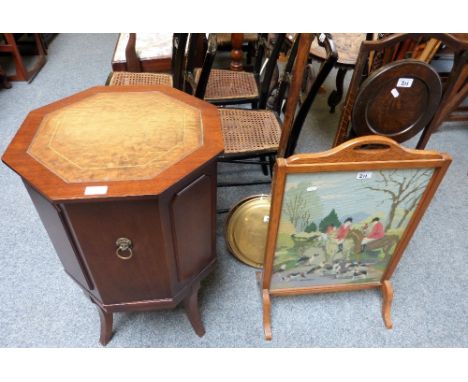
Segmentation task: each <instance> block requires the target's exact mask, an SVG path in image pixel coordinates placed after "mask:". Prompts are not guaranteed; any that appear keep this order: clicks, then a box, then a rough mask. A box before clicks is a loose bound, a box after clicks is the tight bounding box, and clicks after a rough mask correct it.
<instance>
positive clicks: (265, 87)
mask: <svg viewBox="0 0 468 382" xmlns="http://www.w3.org/2000/svg"><path fill="white" fill-rule="evenodd" d="M266 35H267V36H266V37H265V36H264V34H263V33H262V34H261V35H260V39H262V40H261V41H259V44H261V45H260V46H262V47H263V49H262V51H260V52H258V54H257V56H258V57H257V58H256V62H255V68H256V70H258V72H257V71H254V73H255V74H256V75H257V76H258V78H259V80H260V76H261V74H262V73H260V69H258V68H257V63H258V65H259V66H261V62H262V59H263V50H264V49H265V45H266V42H264V41H265V40H266V38H267V37H268V34H266ZM285 39H286V33H279V34H278V36H277V38H276V42H275V43H274V45H273V47H272V50H271V53H270V56H269V57H268V62H267V64H266V66H265V71H264V73H263V79H262V80H261V83H260V100H259V103H258V108H259V109H265V108H266V105H267V100H268V96H269V93H270V84H271V80H272V78H273V73H274V71H275V68H276V65H277V61H278V57H279V54H280V52H281V48H282V47H283V43H284V41H285Z"/></svg>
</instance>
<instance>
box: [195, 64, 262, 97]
mask: <svg viewBox="0 0 468 382" xmlns="http://www.w3.org/2000/svg"><path fill="white" fill-rule="evenodd" d="M194 74H195V82H196V83H198V81H199V79H200V74H201V68H196V69H195V70H194ZM258 97H259V92H258V84H257V80H256V78H255V75H254V74H253V73H248V72H235V71H232V70H225V69H211V72H210V76H209V77H208V83H207V85H206V91H205V97H204V99H205V100H206V101H216V100H230V99H239V98H241V99H244V100H250V99H252V100H254V99H258Z"/></svg>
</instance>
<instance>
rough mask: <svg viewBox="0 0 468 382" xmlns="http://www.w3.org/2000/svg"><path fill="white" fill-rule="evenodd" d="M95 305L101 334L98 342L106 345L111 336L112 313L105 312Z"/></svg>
mask: <svg viewBox="0 0 468 382" xmlns="http://www.w3.org/2000/svg"><path fill="white" fill-rule="evenodd" d="M96 307H97V309H98V312H99V318H100V320H101V335H100V337H99V342H100V343H101V345H103V346H106V345H107V344H108V343H109V341H110V339H111V338H112V324H113V314H112V313H109V312H105V311H104V310H103V309H102V308H101V307H100V306H99V305H97V304H96Z"/></svg>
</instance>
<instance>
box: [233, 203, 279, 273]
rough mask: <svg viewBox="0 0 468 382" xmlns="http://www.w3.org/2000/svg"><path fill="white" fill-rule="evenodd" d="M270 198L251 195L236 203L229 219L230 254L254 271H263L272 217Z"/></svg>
mask: <svg viewBox="0 0 468 382" xmlns="http://www.w3.org/2000/svg"><path fill="white" fill-rule="evenodd" d="M270 203H271V201H270V195H266V194H261V195H252V196H249V197H248V198H245V199H243V200H241V201H240V202H239V203H237V204H236V205H235V206H234V207H233V208H232V209H231V211H229V214H228V216H227V219H226V225H225V232H224V234H225V238H226V244H227V247H228V250H229V252H231V253H232V254H233V255H234V256H235V257H236V258H237V259H239V260H240V261H242V262H244V263H245V264H248V265H250V266H252V267H256V268H262V267H263V257H264V255H265V245H266V238H267V230H268V221H269V215H270Z"/></svg>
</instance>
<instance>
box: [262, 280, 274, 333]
mask: <svg viewBox="0 0 468 382" xmlns="http://www.w3.org/2000/svg"><path fill="white" fill-rule="evenodd" d="M262 303H263V332H264V334H265V339H266V340H267V341H270V340H271V338H272V333H271V302H270V293H268V290H267V289H263V291H262Z"/></svg>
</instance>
